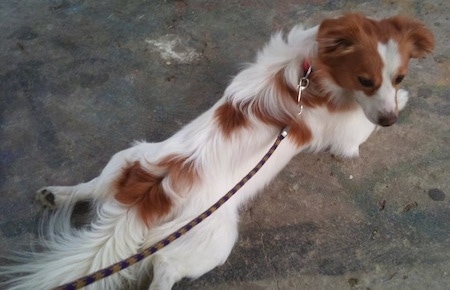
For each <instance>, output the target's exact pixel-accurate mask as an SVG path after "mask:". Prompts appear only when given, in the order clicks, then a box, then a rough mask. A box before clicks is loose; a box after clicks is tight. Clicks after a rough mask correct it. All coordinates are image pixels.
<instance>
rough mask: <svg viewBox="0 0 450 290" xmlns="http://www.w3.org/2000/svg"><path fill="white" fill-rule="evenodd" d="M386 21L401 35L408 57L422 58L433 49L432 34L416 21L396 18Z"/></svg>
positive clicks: (400, 17)
mask: <svg viewBox="0 0 450 290" xmlns="http://www.w3.org/2000/svg"><path fill="white" fill-rule="evenodd" d="M386 21H387V22H388V23H389V24H390V25H391V26H392V27H393V28H394V29H395V30H396V31H397V32H398V33H399V34H400V35H401V37H400V38H401V39H402V41H403V42H404V43H405V44H406V47H407V49H408V50H409V57H411V58H420V57H424V56H425V55H427V54H428V53H430V52H431V51H433V49H434V36H433V33H432V32H431V31H430V30H429V29H428V28H426V27H425V25H424V24H423V23H422V22H420V21H417V20H413V19H409V18H406V17H403V16H396V17H392V18H388V19H386Z"/></svg>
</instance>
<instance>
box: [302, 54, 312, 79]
mask: <svg viewBox="0 0 450 290" xmlns="http://www.w3.org/2000/svg"><path fill="white" fill-rule="evenodd" d="M310 69H311V62H310V61H309V58H305V59H304V60H303V76H305V75H306V73H307V72H308V71H309V70H310Z"/></svg>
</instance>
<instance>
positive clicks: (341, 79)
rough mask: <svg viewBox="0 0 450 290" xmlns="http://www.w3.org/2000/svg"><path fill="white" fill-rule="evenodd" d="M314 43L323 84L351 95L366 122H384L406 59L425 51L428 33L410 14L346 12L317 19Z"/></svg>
mask: <svg viewBox="0 0 450 290" xmlns="http://www.w3.org/2000/svg"><path fill="white" fill-rule="evenodd" d="M317 43H318V56H317V63H318V66H319V68H320V70H321V71H322V73H323V74H324V75H325V76H326V78H327V79H329V86H330V87H334V88H335V89H334V90H335V91H341V92H345V93H346V94H350V95H352V96H353V97H354V98H355V99H356V101H357V102H358V103H359V104H360V105H361V107H362V109H363V111H364V113H365V115H366V116H367V118H368V119H369V120H370V121H371V122H372V123H374V124H377V125H381V126H390V125H392V124H394V123H395V122H396V121H397V115H398V108H397V106H398V105H397V101H396V98H397V96H396V94H397V90H398V87H399V84H400V83H401V81H402V80H403V78H404V76H405V75H406V72H407V69H408V62H409V59H410V58H420V57H423V56H425V55H426V54H427V53H429V52H431V51H432V49H433V47H434V38H433V34H432V33H431V32H430V31H429V30H428V29H427V28H425V26H424V25H423V24H422V23H421V22H418V21H416V20H411V19H408V18H405V17H401V16H396V17H392V18H387V19H383V20H380V21H376V20H372V19H369V18H365V17H363V16H362V15H360V14H347V15H344V16H342V17H340V18H337V19H328V20H325V21H323V22H322V23H321V25H320V27H319V31H318V35H317ZM332 90H333V89H332Z"/></svg>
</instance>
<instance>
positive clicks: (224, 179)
mask: <svg viewBox="0 0 450 290" xmlns="http://www.w3.org/2000/svg"><path fill="white" fill-rule="evenodd" d="M317 30H318V28H317V27H314V28H312V29H309V30H303V28H301V27H300V26H297V27H295V28H293V29H292V31H291V32H290V33H289V34H288V35H287V39H284V38H283V35H282V34H281V33H278V34H276V35H275V36H273V37H272V39H271V41H270V43H269V44H268V45H267V46H266V47H265V48H264V49H263V50H262V51H261V52H260V53H259V54H258V56H257V59H256V62H255V63H253V64H250V65H249V66H248V67H247V68H246V69H244V70H243V71H241V72H240V73H239V74H238V75H237V76H236V77H235V78H234V80H233V81H232V83H231V84H230V85H229V87H228V88H227V89H226V91H225V94H224V96H223V97H222V98H221V100H219V101H218V103H217V104H216V105H215V106H213V107H212V108H211V109H210V110H209V111H207V112H205V113H203V114H202V115H201V116H199V117H198V118H197V119H195V120H194V121H192V122H191V123H190V124H188V125H186V126H185V127H184V128H182V129H181V130H180V131H179V132H177V133H176V134H175V135H173V136H172V137H171V138H169V139H167V140H166V141H163V142H160V143H137V144H135V145H134V146H133V147H131V148H129V149H126V150H124V151H121V152H119V153H117V154H116V155H115V156H113V158H112V159H111V161H110V162H109V163H108V165H107V166H106V168H105V169H104V170H103V171H102V173H101V175H100V176H99V177H97V178H95V179H94V180H92V181H90V182H88V183H84V184H81V185H77V186H73V187H60V186H53V187H47V188H45V190H48V191H51V192H52V193H53V194H54V195H55V202H56V204H57V205H59V206H61V209H60V210H59V211H57V213H56V214H55V215H54V217H53V218H52V219H51V220H50V221H49V223H48V226H47V227H48V233H47V235H46V236H47V240H46V242H45V245H46V247H47V248H48V249H47V250H46V251H44V252H42V253H34V254H30V256H27V257H25V258H24V260H22V261H21V262H26V263H24V264H20V265H17V266H7V267H3V268H2V269H1V272H3V273H6V274H11V275H13V276H15V278H14V279H13V280H11V281H10V282H11V283H10V284H8V287H9V288H8V289H11V290H22V289H24V290H25V289H26V290H28V289H50V288H52V287H55V286H58V285H59V284H62V283H65V282H69V281H71V280H74V279H76V278H79V277H81V276H83V275H86V274H88V273H90V272H92V271H95V270H98V269H100V268H104V267H106V266H109V265H110V264H112V263H114V262H117V261H119V260H121V259H124V258H126V257H128V256H130V255H132V254H134V253H136V252H137V251H138V250H140V249H143V248H145V247H147V246H149V245H151V244H153V243H155V242H157V241H159V240H160V239H162V238H164V237H166V236H167V235H169V234H170V233H172V232H173V231H175V230H176V229H178V228H179V227H181V226H182V225H184V224H185V223H186V222H187V221H189V220H190V219H192V218H194V217H196V216H197V215H198V214H199V213H201V212H202V211H204V210H205V209H207V208H208V207H209V206H210V205H211V204H213V203H214V202H215V201H217V200H218V199H219V198H220V197H221V196H222V195H223V194H224V193H226V192H227V191H228V190H229V189H231V188H232V187H233V186H234V184H235V183H236V182H237V181H239V180H240V179H241V178H242V177H243V176H245V175H246V174H247V173H248V171H249V170H250V169H251V168H252V167H253V166H254V165H255V164H256V163H258V162H259V160H260V159H261V157H262V156H263V155H264V153H265V152H266V151H267V149H268V148H269V147H270V146H271V144H272V143H273V141H274V139H275V138H276V136H277V134H278V132H279V131H280V130H281V128H278V127H274V126H271V125H268V124H266V123H263V122H261V121H260V120H259V119H258V118H256V117H251V118H250V122H251V124H250V126H246V127H245V128H242V129H239V131H237V132H235V133H233V135H232V136H231V138H229V137H227V136H224V135H223V133H222V131H221V130H220V129H219V128H218V124H217V120H216V118H215V116H214V112H215V110H216V109H217V108H218V107H219V106H220V105H221V104H223V103H224V102H225V101H231V102H233V103H234V104H252V105H258V104H264V105H265V106H266V107H268V108H271V113H272V114H274V115H277V114H280V113H281V112H282V111H283V112H289V113H290V114H291V115H293V116H295V115H296V114H297V112H298V108H297V106H296V104H295V103H293V105H292V107H283V106H284V105H283V104H282V103H281V102H279V101H277V99H278V98H276V97H274V96H273V94H275V93H276V89H275V84H274V81H273V75H274V74H275V73H276V72H278V71H280V70H282V69H284V70H285V79H286V81H287V82H288V84H290V85H291V86H292V87H295V86H296V84H297V80H298V77H299V75H300V74H301V73H302V71H301V67H300V66H299V63H301V62H302V60H303V59H305V58H306V57H308V58H313V56H314V55H315V54H316V40H315V38H316V34H317ZM329 90H330V91H331V92H333V93H334V94H339V93H340V91H339V88H333V87H331V86H330V88H329ZM398 94H399V99H401V106H402V107H403V106H404V105H405V104H406V100H407V93H406V92H405V91H399V93H398ZM299 118H303V119H304V120H305V122H306V124H307V125H308V126H309V128H310V129H311V131H312V134H313V139H312V141H311V142H310V143H308V144H305V145H304V146H301V147H298V146H297V145H296V144H294V143H293V142H292V141H291V140H290V139H289V138H287V139H285V140H284V141H283V142H282V143H281V145H280V147H279V149H277V150H276V151H275V153H274V155H273V156H272V157H271V158H270V159H269V161H268V162H267V163H266V165H265V166H264V167H263V168H262V169H261V170H260V172H258V173H257V174H256V176H255V177H253V179H251V180H250V181H249V182H248V183H247V184H246V185H245V186H244V187H243V188H242V189H241V190H240V191H239V192H238V193H237V194H236V196H234V197H233V198H232V199H231V200H229V201H228V202H227V203H226V204H225V205H224V206H223V207H222V208H220V209H219V210H218V211H217V212H215V213H214V214H213V215H212V216H211V217H209V218H208V219H206V220H205V221H204V222H202V223H201V224H200V225H198V226H197V227H196V228H195V229H193V230H192V231H191V232H189V233H188V234H186V236H184V237H182V238H181V239H179V240H177V241H175V242H174V243H173V244H171V245H170V246H169V247H167V248H164V249H162V250H161V251H159V252H158V253H156V254H155V255H153V256H151V257H150V258H148V259H147V260H145V261H144V262H141V263H140V264H138V265H135V266H133V267H131V268H130V269H128V270H126V271H122V272H120V273H119V274H115V275H113V276H111V277H109V278H107V279H104V280H102V281H100V282H97V283H95V284H93V285H92V286H89V287H88V289H119V288H120V287H124V288H127V287H129V286H127V285H128V284H127V283H129V282H131V283H134V282H136V281H138V280H139V279H140V278H141V277H144V276H147V272H148V271H149V270H150V268H153V271H154V273H153V281H152V283H151V286H150V289H170V288H171V287H172V286H173V284H174V283H175V282H177V281H179V280H180V279H182V278H183V277H189V278H196V277H199V276H201V275H203V274H204V273H206V272H208V271H210V270H211V269H213V268H214V267H216V266H218V265H220V264H222V263H224V262H225V260H226V259H227V257H228V255H229V254H230V251H231V249H232V247H233V245H234V243H235V241H236V239H237V236H238V231H237V226H238V220H239V216H238V210H239V207H240V206H241V205H242V204H243V203H245V202H246V201H248V200H249V199H251V198H252V197H253V196H254V195H255V194H256V193H257V192H259V191H260V190H261V189H262V188H263V187H264V186H265V185H266V184H267V183H269V182H270V181H271V180H272V179H273V178H274V177H275V176H276V175H277V173H278V172H279V171H280V170H281V169H282V168H283V167H284V166H285V165H286V164H287V162H289V160H290V159H291V158H292V157H293V156H294V155H296V154H298V153H299V152H301V151H312V152H317V151H321V150H324V149H328V150H330V151H331V152H332V153H334V154H336V155H341V156H347V157H353V156H357V155H358V152H359V145H360V144H361V143H363V142H364V141H365V140H366V139H367V138H368V137H369V135H370V134H371V133H372V132H373V131H374V129H375V127H376V126H375V125H374V124H372V123H371V122H370V121H369V120H368V119H367V117H366V116H365V114H364V112H363V110H362V109H361V108H359V107H358V108H357V109H355V110H352V111H347V112H336V113H330V112H329V111H328V110H327V109H326V108H323V107H317V108H305V109H304V112H303V114H302V115H301V116H300V117H299ZM173 154H175V155H177V154H181V155H182V156H188V158H189V159H188V160H189V161H191V162H193V164H194V166H195V168H196V170H197V171H198V173H199V177H200V178H199V182H198V183H196V184H193V185H192V187H191V188H187V189H185V191H183V192H179V191H177V192H176V191H175V190H174V189H173V188H171V186H170V184H171V183H170V182H169V180H164V181H163V184H164V189H165V191H166V192H167V194H168V195H169V196H170V197H171V198H172V199H173V200H174V201H175V205H174V208H173V210H172V211H171V213H170V214H169V216H167V217H166V218H164V219H163V220H162V221H160V222H159V223H158V224H156V225H154V226H152V227H150V228H148V227H146V226H145V225H144V223H143V222H142V220H141V219H140V218H139V217H138V214H137V212H136V211H135V210H134V209H131V210H130V209H129V208H128V207H125V206H122V205H120V204H118V203H117V202H116V200H115V199H114V197H113V195H112V194H111V191H112V190H113V183H114V181H115V180H116V179H117V178H118V176H119V175H120V174H121V172H122V171H121V170H122V168H123V167H124V166H125V165H126V164H127V162H132V161H140V163H141V164H142V165H143V166H144V167H145V168H146V169H147V170H149V171H150V172H155V171H158V170H161V169H159V168H157V167H156V166H155V165H154V164H157V163H158V161H160V160H162V159H163V158H164V157H166V156H168V155H173ZM86 198H90V199H94V209H95V212H96V213H97V215H96V218H95V219H94V220H93V221H92V223H91V224H90V226H89V227H85V228H82V229H72V228H70V226H69V220H70V214H71V210H70V208H71V207H72V205H73V204H74V202H75V201H77V200H80V199H86ZM19 273H25V275H24V276H18V274H19Z"/></svg>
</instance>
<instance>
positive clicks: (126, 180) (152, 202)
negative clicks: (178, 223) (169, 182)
mask: <svg viewBox="0 0 450 290" xmlns="http://www.w3.org/2000/svg"><path fill="white" fill-rule="evenodd" d="M162 180H163V177H160V176H155V175H153V174H151V173H150V172H147V171H146V170H144V169H143V168H142V166H141V164H140V163H139V162H134V163H132V164H131V165H129V166H128V167H126V168H124V169H123V173H122V175H121V176H120V177H119V179H118V180H117V182H116V184H115V186H116V190H117V193H116V195H115V198H116V199H117V201H119V202H120V203H123V204H125V205H128V206H135V207H137V210H138V213H139V214H140V216H141V218H142V219H143V220H144V221H145V222H146V223H147V224H150V223H152V222H155V221H156V220H157V219H158V218H161V217H163V216H165V215H167V214H168V213H169V212H170V209H171V206H172V201H171V199H170V198H169V197H168V196H167V195H166V193H165V192H164V189H163V187H162V184H161V182H162Z"/></svg>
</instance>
